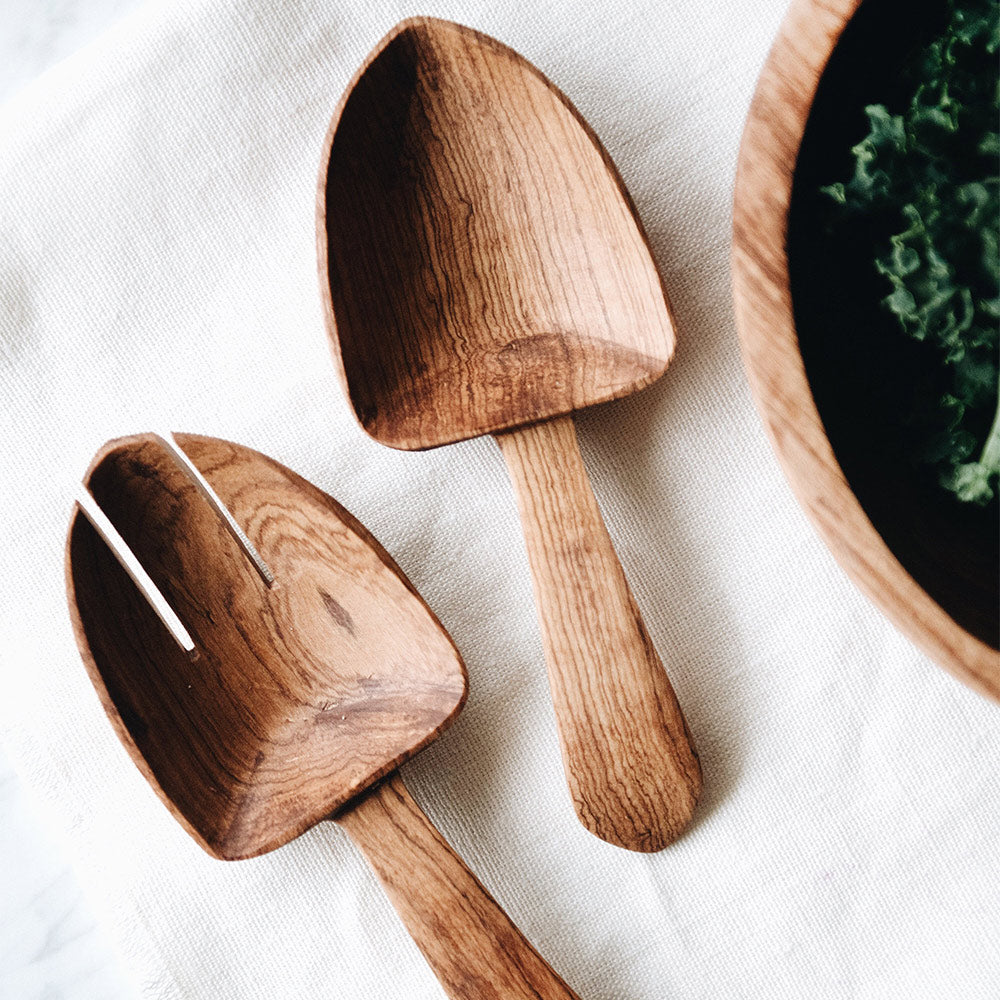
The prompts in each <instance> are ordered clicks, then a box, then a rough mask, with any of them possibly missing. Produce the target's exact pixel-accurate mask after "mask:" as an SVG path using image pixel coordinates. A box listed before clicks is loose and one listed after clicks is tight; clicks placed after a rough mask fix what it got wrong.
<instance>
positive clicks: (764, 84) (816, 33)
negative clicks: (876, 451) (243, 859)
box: [733, 0, 1000, 700]
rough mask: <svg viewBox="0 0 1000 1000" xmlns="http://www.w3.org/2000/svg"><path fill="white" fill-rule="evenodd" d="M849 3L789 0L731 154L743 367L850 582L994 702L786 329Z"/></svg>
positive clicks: (992, 674) (982, 664) (992, 690)
mask: <svg viewBox="0 0 1000 1000" xmlns="http://www.w3.org/2000/svg"><path fill="white" fill-rule="evenodd" d="M858 6H859V0H823V2H819V0H794V2H793V3H792V5H791V8H790V9H789V11H788V14H787V16H786V18H785V21H784V23H783V24H782V26H781V30H780V32H779V34H778V38H777V40H776V41H775V44H774V47H773V48H772V50H771V53H770V55H769V57H768V60H767V63H766V65H765V67H764V70H763V72H762V73H761V77H760V80H759V82H758V85H757V90H756V93H755V95H754V99H753V103H752V105H751V108H750V113H749V115H748V118H747V123H746V128H745V131H744V134H743V141H742V146H741V149H740V157H739V165H738V170H737V179H736V195H735V202H734V212H733V285H734V295H735V299H736V318H737V324H738V327H739V331H740V339H741V344H742V350H743V357H744V362H745V364H746V368H747V372H748V375H749V379H750V384H751V388H752V389H753V393H754V396H755V398H756V401H757V406H758V409H759V411H760V413H761V416H762V418H763V420H764V425H765V427H766V429H767V432H768V434H769V436H770V438H771V443H772V445H773V447H774V449H775V452H776V454H777V456H778V458H779V460H780V462H781V464H782V467H783V469H784V471H785V474H786V476H787V477H788V479H789V482H790V483H791V486H792V488H793V490H794V491H795V494H796V496H797V498H798V500H799V502H800V503H801V504H802V506H803V507H804V509H805V511H806V513H807V514H808V515H809V517H810V518H811V519H812V521H813V523H814V524H815V526H816V528H817V530H818V531H819V533H820V535H821V537H822V538H823V540H824V541H825V542H826V544H827V545H828V546H829V547H830V549H831V551H832V552H833V554H834V556H835V557H836V558H837V560H838V561H839V562H840V564H841V565H842V566H843V567H844V569H845V570H846V571H847V572H848V573H849V574H850V576H851V577H852V578H853V579H854V581H855V583H857V585H858V586H859V587H860V588H861V589H862V590H863V591H864V592H865V594H866V595H867V596H868V597H869V598H870V599H871V600H872V601H873V602H874V603H875V604H876V605H877V606H878V607H879V608H881V610H882V611H883V612H884V613H885V614H886V615H887V616H888V617H889V618H890V619H891V620H892V621H893V622H894V623H895V624H896V626H897V627H898V628H900V629H901V630H902V631H903V632H905V633H906V634H907V635H908V636H909V637H910V638H911V639H912V640H913V641H914V642H915V643H917V645H919V646H920V647H921V648H922V649H923V650H924V651H925V652H926V653H927V654H928V655H929V656H931V657H932V658H933V659H935V660H937V662H938V663H940V664H941V665H942V666H944V667H945V668H946V669H948V670H950V671H951V672H952V673H954V674H955V675H956V676H957V677H959V678H960V679H961V680H963V681H965V682H966V683H967V684H969V685H971V686H972V687H974V688H976V689H977V690H979V691H981V692H983V693H984V694H987V695H989V696H990V697H992V698H994V699H998V700H1000V653H998V652H997V650H996V649H994V648H992V647H990V646H989V645H987V644H986V643H985V642H983V641H982V640H981V639H979V638H977V637H976V636H975V635H973V634H971V633H970V632H968V631H966V630H965V629H964V628H962V627H961V626H959V625H958V624H957V623H956V622H955V621H954V619H953V618H952V617H951V616H950V615H949V614H948V613H947V612H946V611H945V610H944V609H943V608H942V607H941V606H940V605H939V604H937V603H936V602H935V601H934V600H932V599H931V598H930V597H929V596H928V594H927V593H926V592H925V591H924V590H923V589H922V588H921V587H920V586H919V585H918V584H917V583H916V581H915V580H914V579H913V578H912V577H911V576H910V574H909V573H908V572H907V571H906V570H905V569H904V567H903V566H902V565H901V563H900V562H899V560H898V559H897V558H896V556H895V555H894V554H893V553H892V552H891V551H890V550H889V548H888V547H887V546H886V544H885V543H884V542H883V540H882V538H881V536H880V535H879V533H878V531H877V530H876V529H875V527H874V526H873V524H872V523H871V521H870V520H869V518H868V517H867V515H866V514H865V512H864V510H863V509H862V507H861V505H860V504H859V502H858V500H857V498H856V497H855V495H854V493H853V492H852V490H851V488H850V485H849V484H848V482H847V481H846V479H845V477H844V475H843V473H842V471H841V468H840V465H839V464H838V462H837V460H836V457H835V455H834V452H833V449H832V447H831V445H830V442H829V440H828V439H827V436H826V433H825V431H824V428H823V423H822V420H821V417H820V414H819V413H818V412H817V409H816V405H815V402H814V400H813V396H812V392H811V390H810V386H809V381H808V378H807V375H806V371H805V367H804V364H803V361H802V356H801V353H800V351H799V343H798V337H797V334H796V330H795V323H794V315H793V306H792V296H791V289H790V283H789V269H788V258H787V253H786V240H787V221H788V212H789V206H790V203H791V195H792V182H793V175H794V169H795V164H796V161H797V158H798V153H799V148H800V144H801V141H802V136H803V132H804V130H805V126H806V121H807V119H808V116H809V110H810V107H811V105H812V101H813V96H814V94H815V92H816V87H817V84H818V82H819V79H820V76H821V74H822V72H823V69H824V67H825V66H826V63H827V61H828V59H829V57H830V54H831V52H832V51H833V48H834V46H835V44H836V43H837V41H838V39H839V38H840V35H841V33H842V31H843V29H844V27H845V25H846V24H847V23H848V21H849V20H850V18H851V17H852V15H853V14H854V13H855V11H856V9H857V8H858Z"/></svg>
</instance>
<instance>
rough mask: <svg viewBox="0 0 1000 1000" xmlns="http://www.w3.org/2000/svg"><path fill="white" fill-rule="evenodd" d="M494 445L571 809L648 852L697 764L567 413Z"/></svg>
mask: <svg viewBox="0 0 1000 1000" xmlns="http://www.w3.org/2000/svg"><path fill="white" fill-rule="evenodd" d="M497 442H498V443H499V445H500V449H501V451H502V452H503V456H504V459H505V460H506V462H507V468H508V470H509V471H510V476H511V479H512V480H513V483H514V492H515V494H516V496H517V505H518V509H519V510H520V512H521V524H522V527H523V529H524V538H525V542H526V544H527V547H528V562H529V564H530V566H531V576H532V581H533V583H534V590H535V602H536V604H537V606H538V618H539V623H540V625H541V631H542V642H543V644H544V647H545V659H546V662H547V664H548V668H549V684H550V687H551V689H552V700H553V702H554V703H555V711H556V722H557V724H558V727H559V738H560V742H561V744H562V753H563V764H564V766H565V769H566V777H567V780H568V782H569V788H570V794H571V795H572V797H573V805H574V807H575V809H576V813H577V816H579V818H580V822H581V823H583V825H584V826H585V827H586V828H587V829H588V830H590V831H591V832H592V833H594V834H596V835H597V836H598V837H601V838H602V839H603V840H606V841H608V842H609V843H612V844H617V845H619V846H620V847H627V848H629V849H630V850H634V851H658V850H660V849H661V848H663V847H665V846H666V845H667V844H669V843H670V842H671V841H672V840H674V839H676V837H677V836H678V835H679V834H680V833H681V831H682V830H683V829H684V827H685V826H686V825H687V823H688V820H689V819H690V818H691V814H692V812H693V811H694V807H695V803H696V802H697V800H698V795H699V793H700V791H701V767H700V765H699V763H698V757H697V755H696V754H695V752H694V748H693V747H692V745H691V737H690V734H689V733H688V729H687V725H686V724H685V722H684V716H683V715H682V714H681V710H680V706H679V705H678V704H677V698H676V696H675V695H674V691H673V688H672V687H671V686H670V682H669V681H668V680H667V675H666V673H665V672H664V670H663V665H662V664H661V663H660V659H659V657H658V656H657V654H656V650H655V649H654V648H653V644H652V642H651V641H650V638H649V635H648V633H647V632H646V627H645V625H644V624H643V622H642V618H641V616H640V614H639V609H638V607H637V606H636V603H635V599H634V598H633V596H632V592H631V591H630V590H629V586H628V583H627V582H626V580H625V574H624V572H623V571H622V567H621V563H619V561H618V556H617V555H616V554H615V550H614V547H613V546H612V544H611V538H610V537H609V535H608V531H607V528H606V527H605V526H604V521H603V519H602V518H601V512H600V509H599V508H598V506H597V501H596V500H595V499H594V494H593V491H592V490H591V488H590V481H589V480H588V478H587V470H586V469H585V468H584V465H583V459H582V458H581V456H580V449H579V447H578V445H577V442H576V431H575V429H574V427H573V420H572V418H571V417H568V416H567V417H559V418H558V419H556V420H551V421H547V422H545V423H539V424H532V425H531V426H529V427H522V428H519V429H517V430H514V431H509V432H506V433H503V434H498V435H497Z"/></svg>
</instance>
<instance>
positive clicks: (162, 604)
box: [76, 484, 198, 659]
mask: <svg viewBox="0 0 1000 1000" xmlns="http://www.w3.org/2000/svg"><path fill="white" fill-rule="evenodd" d="M76 503H77V506H78V507H79V508H80V510H81V511H82V512H83V514H84V516H85V517H86V518H87V520H88V521H89V522H90V523H91V524H92V525H93V527H94V530H95V531H96V532H97V534H98V535H100V536H101V538H102V539H103V540H104V543H105V544H106V545H107V546H108V548H109V549H111V551H112V553H113V554H114V557H115V558H116V559H117V560H118V562H119V563H121V565H122V568H123V569H124V570H125V572H126V573H128V575H129V576H130V577H131V578H132V582H133V583H134V584H135V585H136V586H137V587H138V588H139V591H140V593H141V594H142V596H143V597H145V598H146V601H147V602H148V603H149V606H150V607H151V608H152V609H153V611H154V612H156V616H157V617H158V618H159V619H160V621H161V622H163V624H164V626H166V629H167V631H168V632H169V633H170V634H171V636H173V638H174V640H175V641H176V643H177V645H178V646H180V647H181V649H183V650H184V652H185V653H187V655H188V656H190V657H191V658H192V659H194V658H195V657H197V655H198V651H197V649H196V648H195V644H194V640H193V639H192V638H191V633H190V632H188V630H187V629H186V628H185V627H184V623H183V622H182V621H181V620H180V618H178V617H177V612H176V611H174V609H173V608H172V607H171V606H170V603H169V602H168V601H167V599H166V598H165V597H164V596H163V594H162V592H161V591H160V588H159V587H157V586H156V584H155V583H153V580H152V578H151V577H150V575H149V574H148V573H147V572H146V570H145V569H143V566H142V563H141V562H139V560H138V558H137V557H136V554H135V553H134V552H133V551H132V550H131V549H130V548H129V546H128V543H127V542H126V541H125V539H124V538H122V536H121V535H120V534H119V533H118V529H117V528H116V527H115V526H114V525H113V524H112V523H111V520H110V518H109V517H108V515H107V514H105V513H104V511H103V510H101V507H100V504H98V502H97V500H95V499H94V495H93V494H92V493H91V492H90V490H89V489H87V487H86V486H84V485H82V484H81V485H80V487H79V489H78V490H77V494H76Z"/></svg>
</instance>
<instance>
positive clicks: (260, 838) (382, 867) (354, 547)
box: [66, 435, 573, 1000]
mask: <svg viewBox="0 0 1000 1000" xmlns="http://www.w3.org/2000/svg"><path fill="white" fill-rule="evenodd" d="M175 440H176V441H177V443H178V445H179V446H180V447H181V448H182V449H183V451H184V453H185V454H186V455H187V456H188V457H189V458H190V459H191V461H192V462H193V463H194V465H195V467H196V469H197V470H199V471H200V472H201V473H202V475H203V476H204V477H205V479H206V480H207V482H208V484H209V485H210V486H211V488H212V489H213V490H214V491H215V493H216V494H217V495H218V496H219V498H220V499H221V501H222V503H223V504H224V505H225V506H226V507H227V508H228V509H229V511H230V512H231V513H232V515H233V517H234V519H235V521H236V524H237V525H238V526H239V527H240V528H241V529H242V530H243V531H244V532H245V534H246V536H247V538H248V539H249V541H250V542H251V543H252V545H253V546H254V547H255V548H256V550H257V551H258V552H259V554H260V556H261V557H262V558H263V560H264V562H265V563H266V564H267V566H268V567H269V569H270V570H271V571H272V572H273V574H274V582H273V584H272V585H268V583H267V582H266V580H265V579H264V577H262V575H261V574H260V573H259V572H257V570H256V569H255V567H254V565H253V564H252V563H251V561H250V559H249V558H248V556H247V553H246V551H245V549H244V548H243V547H241V544H240V542H239V541H237V539H236V538H235V537H234V534H233V532H232V531H231V530H230V529H229V527H228V525H227V524H226V523H225V522H224V521H223V519H222V518H221V517H220V516H219V514H218V512H217V511H216V509H215V508H213V507H212V506H211V505H210V503H209V501H208V500H207V499H206V496H205V494H204V492H202V491H201V490H200V489H199V488H198V487H197V486H196V485H195V482H194V480H193V479H192V477H191V476H190V474H189V473H188V472H187V471H186V470H185V469H184V468H183V467H182V466H181V465H180V464H179V463H178V461H177V459H176V457H175V456H173V455H172V454H171V453H170V452H169V451H168V449H167V448H166V447H165V445H164V444H163V442H162V441H161V440H160V439H158V438H156V437H155V436H153V435H141V436H137V437H132V438H125V439H121V440H118V441H113V442H110V443H109V444H108V445H106V446H105V447H104V448H103V449H102V450H101V451H100V452H99V453H98V455H97V457H96V458H95V460H94V462H93V464H92V465H91V468H90V469H89V471H88V473H87V475H86V479H85V482H86V484H87V485H88V487H89V489H90V492H91V493H92V495H93V496H94V498H95V499H96V500H97V502H98V504H99V505H100V507H101V508H102V509H103V510H104V512H105V514H106V515H107V517H108V518H109V519H110V521H111V523H112V525H113V526H114V528H116V529H117V531H118V533H119V534H120V535H121V537H122V538H123V539H124V541H125V543H126V544H127V545H128V546H129V548H131V550H132V551H133V553H134V554H135V555H136V557H137V558H138V560H139V562H140V563H141V565H142V567H143V568H144V569H145V571H146V572H147V573H148V575H149V577H150V578H151V580H152V583H153V585H154V586H155V587H156V588H157V590H158V591H159V592H160V594H162V596H163V597H164V598H165V599H166V601H167V603H168V604H169V605H170V606H171V608H173V610H174V611H175V612H176V613H177V615H178V617H179V618H180V620H181V622H182V624H183V626H184V627H185V629H186V630H187V632H188V633H189V634H190V636H191V637H192V639H193V640H194V644H195V652H194V655H191V654H189V653H188V652H186V651H185V650H184V649H182V647H181V646H180V644H179V643H178V642H177V641H175V638H174V637H173V636H172V635H171V634H170V632H168V630H167V628H166V626H165V625H164V624H163V622H162V621H161V620H160V618H159V617H158V616H157V615H156V614H155V613H154V610H153V608H152V607H151V605H150V604H149V603H148V602H147V601H146V599H145V598H144V597H143V595H142V593H141V592H140V590H139V588H138V587H137V586H136V585H135V584H134V583H133V581H132V579H131V578H130V577H129V575H128V574H127V573H126V571H125V569H123V568H122V566H121V565H120V564H119V562H118V560H117V559H116V558H115V557H114V555H113V554H112V553H111V551H110V549H109V547H108V545H107V544H105V542H104V541H103V540H102V538H101V536H100V535H99V534H98V533H97V531H96V530H95V529H94V527H93V526H92V525H91V523H90V521H89V520H88V519H87V518H85V517H84V516H83V515H82V514H80V512H79V510H77V511H75V512H74V514H73V516H72V518H71V522H70V528H69V536H68V540H67V564H66V575H67V588H68V596H69V606H70V614H71V617H72V620H73V625H74V631H75V633H76V638H77V642H78V645H79V647H80V651H81V654H82V656H83V660H84V663H85V665H86V667H87V670H88V672H89V674H90V677H91V680H92V681H93V683H94V686H95V688H96V689H97V692H98V695H99V697H100V699H101V702H102V704H103V706H104V708H105V710H106V712H107V714H108V717H109V719H110V720H111V723H112V725H113V726H114V728H115V731H116V732H117V734H118V736H119V738H120V739H121V741H122V743H123V744H124V745H125V747H126V748H127V750H128V752H129V754H130V755H131V757H132V759H133V761H134V762H135V764H136V766H137V767H138V768H139V770H140V771H141V772H142V774H143V775H144V776H145V777H146V779H147V780H148V781H149V782H150V784H151V785H152V786H153V788H154V789H155V790H156V792H157V794H158V795H159V797H160V798H161V800H162V801H163V802H164V803H165V804H166V806H167V808H168V809H169V810H170V811H171V813H172V814H173V815H174V816H175V817H176V818H177V820H178V821H179V822H180V823H181V824H182V825H183V826H184V828H185V829H186V830H187V831H188V833H190V834H191V836H192V837H194V838H195V840H196V841H197V842H198V843H199V844H200V845H201V846H202V847H203V848H204V849H205V850H206V851H208V852H209V853H210V854H212V855H213V856H215V857H218V858H223V859H227V860H234V859H239V858H248V857H253V856H255V855H258V854H262V853H264V852H265V851H270V850H273V849H274V848H276V847H279V846H280V845H282V844H284V843H286V842H288V841H289V840H291V839H292V838H293V837H296V836H298V835H299V834H300V833H302V832H303V831H304V830H305V829H307V828H308V827H310V826H312V825H313V824H314V823H316V822H318V821H320V820H322V819H326V818H329V817H330V816H331V814H332V813H336V814H337V815H336V819H337V822H339V823H340V824H341V825H342V826H344V827H345V828H346V829H347V830H348V832H349V833H350V834H351V836H353V837H354V838H355V839H356V840H357V841H358V842H359V844H360V845H361V846H362V848H363V850H364V851H365V852H366V853H367V854H369V856H371V857H372V859H373V863H374V864H375V867H376V869H377V870H378V872H379V874H380V876H381V877H382V878H383V879H384V880H385V881H386V882H387V883H388V888H389V890H390V895H391V896H392V899H393V902H394V903H395V904H396V906H397V907H398V909H399V910H400V913H401V915H402V916H403V918H404V920H405V921H406V924H407V926H408V927H409V929H410V930H411V932H412V933H413V935H414V937H415V939H416V940H417V943H418V945H419V946H420V947H421V949H422V950H423V951H424V952H425V954H426V956H427V959H428V961H429V963H430V965H431V967H432V968H433V969H434V971H435V972H436V973H437V974H438V975H439V976H440V978H441V980H442V982H443V983H444V984H445V987H446V989H447V990H448V991H449V994H450V995H451V996H452V997H454V998H456V1000H458V998H461V1000H465V998H472V997H494V996H496V997H500V996H505V997H506V996H509V997H513V998H519V997H528V996H537V997H546V998H547V997H553V998H567V997H572V996H573V994H572V993H571V992H570V991H569V990H568V989H567V988H566V987H565V985H564V984H563V983H562V982H561V980H560V979H559V978H558V977H557V976H556V975H555V973H553V972H552V970H551V969H549V967H548V966H547V965H546V964H545V963H544V962H543V961H542V960H541V959H540V958H539V957H538V956H537V954H536V953H535V952H534V951H533V949H532V948H531V946H530V945H529V944H528V943H527V942H526V941H525V940H524V938H523V937H522V936H521V935H520V932H519V931H518V930H517V929H516V928H515V927H514V926H513V924H511V922H510V920H509V919H508V918H507V917H506V916H505V915H504V913H503V912H502V911H501V910H500V908H499V907H498V906H497V905H496V903H495V902H493V900H492V899H491V898H490V897H489V895H488V894H487V893H486V892H485V890H483V888H482V887H481V886H480V885H479V883H478V882H476V880H475V878H474V877H473V876H472V875H471V874H470V873H469V872H468V871H467V870H466V868H465V866H464V865H463V863H462V862H461V860H460V859H459V858H458V857H457V856H456V855H455V853H454V852H453V851H452V850H451V849H450V848H449V847H448V845H447V844H446V843H445V841H444V840H443V838H442V837H441V835H440V834H438V833H437V831H435V830H434V829H433V827H432V826H431V825H430V823H429V821H428V820H427V819H426V818H425V817H424V816H423V815H422V814H421V813H420V811H419V809H418V807H417V805H416V804H415V803H414V802H413V800H412V799H411V798H410V797H409V796H408V794H407V793H406V791H405V789H404V788H403V785H402V782H401V780H400V779H399V778H398V777H392V778H390V780H389V781H388V782H387V783H386V784H378V782H379V781H380V780H381V779H382V778H384V777H385V776H386V775H390V774H391V773H392V772H393V771H394V770H395V768H397V767H398V766H399V765H400V764H401V763H402V762H403V761H405V760H407V759H408V758H409V757H411V756H412V755H413V754H414V753H416V752H417V751H418V750H420V749H421V748H422V747H424V746H426V745H427V743H429V742H430V741H431V740H432V739H434V738H435V737H436V736H437V735H438V734H439V733H440V732H441V731H442V730H443V729H444V728H445V727H446V726H447V725H448V724H449V723H450V722H451V721H452V720H453V719H454V718H455V716H456V714H457V713H458V711H459V709H460V708H461V706H462V704H463V702H464V700H465V696H466V690H467V680H466V672H465V665H464V664H463V663H462V660H461V658H460V656H459V654H458V651H457V650H456V648H455V646H454V644H453V642H452V641H451V638H450V636H449V635H448V634H447V632H445V630H444V628H443V627H442V626H441V623H440V622H439V621H438V620H437V618H435V616H434V614H433V613H432V612H431V610H430V609H429V608H428V607H427V605H426V604H425V603H424V602H423V600H422V599H421V598H420V596H419V595H418V594H417V592H416V591H415V590H414V588H413V586H412V585H411V584H410V582H409V581H408V580H407V579H406V577H405V576H404V575H403V573H402V571H401V570H400V569H399V567H398V566H397V565H396V564H395V563H394V562H393V560H392V559H391V557H390V556H389V555H388V553H387V552H386V551H385V549H383V548H382V546H381V545H379V543H378V542H377V541H376V540H375V539H374V538H373V537H372V536H371V534H370V533H369V532H368V531H367V530H366V529H365V528H364V527H363V525H361V524H360V522H358V521H357V520H356V519H355V518H354V517H352V516H351V515H350V514H349V513H348V512H347V511H346V510H344V508H343V507H341V506H340V505H339V504H338V503H336V501H334V500H333V499H332V498H331V497H329V496H327V495H326V494H324V493H322V492H321V491H320V490H318V489H316V487H314V486H312V485H311V484H310V483H308V482H306V481H305V480H304V479H302V478H301V477H300V476H297V475H295V473H293V472H291V471H289V470H288V469H286V468H284V467H283V466H281V465H279V464H278V463H277V462H274V461H272V460H271V459H269V458H267V457H265V456H263V455H260V454H259V453H257V452H254V451H251V450H250V449H248V448H243V447H240V446H239V445H235V444H231V443H229V442H226V441H219V440H216V439H214V438H206V437H198V436H193V435H176V437H175ZM373 787H375V790H374V791H373V792H372V794H371V795H370V796H368V797H365V796H364V793H365V791H366V790H367V789H371V788H373ZM352 810H357V815H355V814H354V813H353V812H352ZM493 981H496V982H498V983H501V984H504V987H503V988H504V990H506V992H498V991H497V990H495V989H494V988H493V987H490V988H489V989H487V988H486V987H485V986H484V984H485V983H489V982H493ZM490 990H493V992H491V991H490Z"/></svg>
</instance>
